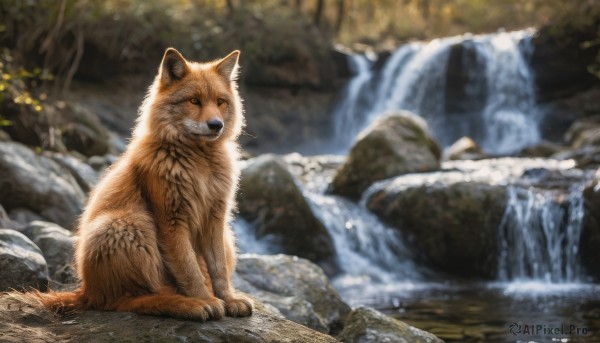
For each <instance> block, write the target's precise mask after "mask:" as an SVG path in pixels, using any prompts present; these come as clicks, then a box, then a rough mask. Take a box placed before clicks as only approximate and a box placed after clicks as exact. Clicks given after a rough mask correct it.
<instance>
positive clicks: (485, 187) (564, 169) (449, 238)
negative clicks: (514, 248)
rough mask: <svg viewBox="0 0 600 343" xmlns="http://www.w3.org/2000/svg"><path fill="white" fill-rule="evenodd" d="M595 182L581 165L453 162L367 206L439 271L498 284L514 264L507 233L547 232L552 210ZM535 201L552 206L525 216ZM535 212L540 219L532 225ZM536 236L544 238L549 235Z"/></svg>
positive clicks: (384, 186)
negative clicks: (529, 228)
mask: <svg viewBox="0 0 600 343" xmlns="http://www.w3.org/2000/svg"><path fill="white" fill-rule="evenodd" d="M590 177H591V175H590V173H589V172H585V171H583V170H579V169H574V168H573V161H556V160H552V159H539V158H499V159H486V160H480V161H451V162H445V163H444V164H443V170H442V171H439V172H433V173H422V174H412V175H404V176H399V177H396V178H394V179H390V180H384V181H381V182H379V183H377V184H375V185H373V186H372V187H371V188H370V189H369V190H367V191H366V193H365V202H366V206H367V207H368V208H369V209H370V210H371V211H372V212H374V213H375V214H376V215H378V216H379V217H380V218H382V220H383V221H384V222H386V223H388V224H389V225H390V226H392V227H394V228H396V229H397V230H399V231H401V232H402V234H403V236H404V237H405V238H406V239H407V240H408V242H409V244H410V246H412V247H413V248H414V250H415V251H416V253H417V255H418V256H419V257H420V259H421V261H423V262H424V263H426V264H428V265H430V266H431V267H433V268H434V269H437V270H440V271H443V272H446V273H448V274H451V275H455V276H464V277H470V278H473V277H478V278H484V279H495V278H497V277H498V275H499V272H500V271H502V272H505V271H507V270H506V268H502V269H501V270H500V269H499V268H500V267H502V266H504V267H506V266H505V264H506V263H505V262H506V261H505V260H504V259H503V260H502V261H500V256H501V254H500V251H501V249H502V244H503V241H504V242H506V240H508V239H510V238H508V237H507V235H506V234H505V232H508V231H509V230H512V229H519V228H521V227H522V226H523V225H530V224H531V225H533V226H535V228H536V229H539V230H543V228H542V226H540V224H539V222H536V223H534V221H535V220H536V218H538V217H537V216H542V215H543V210H544V208H547V207H545V206H547V205H548V206H550V208H557V207H558V208H561V207H563V208H564V207H566V206H569V201H568V199H569V195H570V194H571V192H572V186H573V185H574V184H580V183H582V182H585V181H586V180H589V178H590ZM515 194H517V197H514V196H513V195H515ZM509 195H510V196H509ZM521 195H523V196H522V197H521ZM535 197H543V198H544V199H546V200H547V202H546V201H545V202H543V203H540V206H542V207H537V205H536V206H531V205H529V206H528V207H526V208H525V209H522V207H521V206H525V205H527V201H528V200H527V199H534V198H535ZM509 205H510V206H509ZM522 211H527V213H528V214H527V215H525V214H522ZM519 213H520V214H519ZM529 213H531V215H532V216H533V217H531V218H529V219H528V218H526V217H527V216H528V215H529ZM524 217H525V218H524ZM540 220H542V219H541V218H540ZM563 221H564V223H566V222H567V221H568V218H566V217H565V218H564V219H561V220H559V222H558V225H560V227H564V226H563V225H565V224H563ZM501 229H502V231H501ZM535 234H540V235H542V236H543V235H544V232H537V233H535ZM508 244H510V243H508ZM509 257H511V256H509ZM594 261H595V260H594Z"/></svg>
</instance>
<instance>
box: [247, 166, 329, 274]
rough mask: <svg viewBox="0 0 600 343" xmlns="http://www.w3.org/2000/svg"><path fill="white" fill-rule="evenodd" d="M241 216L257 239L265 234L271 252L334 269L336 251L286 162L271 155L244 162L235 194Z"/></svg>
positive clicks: (327, 270)
mask: <svg viewBox="0 0 600 343" xmlns="http://www.w3.org/2000/svg"><path fill="white" fill-rule="evenodd" d="M238 208H239V212H240V215H241V216H242V217H243V218H244V219H245V220H247V221H248V222H249V223H250V224H251V225H252V226H253V227H254V229H255V234H256V236H257V237H259V238H263V237H266V236H268V237H267V238H268V239H270V240H272V241H273V248H274V249H276V251H274V252H279V253H285V254H290V255H297V256H300V257H303V258H307V259H309V260H311V261H313V262H315V263H317V264H319V265H320V266H321V267H322V268H323V269H324V270H325V271H326V272H327V273H328V274H333V273H335V271H336V269H337V268H336V264H335V260H334V259H335V251H334V248H333V243H332V241H331V236H330V235H329V233H328V232H327V229H326V228H325V227H324V226H323V224H322V223H321V222H320V221H319V220H318V219H317V218H316V217H315V215H314V214H313V213H312V211H311V209H310V206H309V205H308V203H307V202H306V199H304V196H303V195H302V190H301V189H300V187H299V186H298V184H297V183H296V180H295V179H294V177H293V176H292V174H291V173H290V172H289V170H288V167H287V164H286V163H285V162H284V161H283V160H282V159H281V158H279V157H276V156H274V155H263V156H261V157H258V158H255V159H252V160H249V161H247V164H246V166H245V167H244V168H243V170H242V176H241V180H240V191H239V194H238Z"/></svg>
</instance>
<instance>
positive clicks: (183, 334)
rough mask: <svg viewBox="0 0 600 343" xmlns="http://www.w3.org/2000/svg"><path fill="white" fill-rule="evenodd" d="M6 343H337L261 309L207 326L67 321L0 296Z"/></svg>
mask: <svg viewBox="0 0 600 343" xmlns="http://www.w3.org/2000/svg"><path fill="white" fill-rule="evenodd" d="M0 341H2V342H23V341H25V342H37V341H43V342H104V341H107V342H157V343H158V342H239V343H245V342H246V343H261V342H282V343H284V342H290V343H291V342H298V343H299V342H315V343H321V342H336V340H335V339H334V338H333V337H331V336H327V335H325V334H322V333H319V332H317V331H314V330H311V329H309V328H307V327H304V326H302V325H300V324H296V323H294V322H291V321H288V320H286V319H282V318H279V317H278V316H274V315H272V314H270V313H268V312H267V311H265V310H264V309H263V308H262V307H260V306H257V308H256V309H255V311H254V313H253V314H252V316H250V317H246V318H230V317H225V318H223V319H221V320H218V321H207V322H205V323H200V322H194V321H191V320H177V319H171V318H164V317H153V316H140V315H137V314H133V313H128V312H107V311H85V312H81V313H78V314H76V315H69V316H67V317H61V316H57V315H56V314H54V313H52V312H50V311H48V310H45V309H39V308H37V307H34V306H33V305H32V303H31V301H28V300H24V299H22V298H21V297H19V296H18V294H17V295H15V294H12V295H11V294H8V295H6V294H5V295H1V296H0Z"/></svg>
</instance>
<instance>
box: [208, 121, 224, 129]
mask: <svg viewBox="0 0 600 343" xmlns="http://www.w3.org/2000/svg"><path fill="white" fill-rule="evenodd" d="M206 125H208V128H209V129H210V130H211V131H213V132H219V131H221V129H223V122H222V121H220V120H219V119H211V120H209V121H207V122H206Z"/></svg>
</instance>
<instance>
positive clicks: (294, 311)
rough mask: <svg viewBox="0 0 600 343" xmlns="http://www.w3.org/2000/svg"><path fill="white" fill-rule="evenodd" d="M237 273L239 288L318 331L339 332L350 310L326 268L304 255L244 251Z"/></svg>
mask: <svg viewBox="0 0 600 343" xmlns="http://www.w3.org/2000/svg"><path fill="white" fill-rule="evenodd" d="M237 276H238V278H236V287H238V288H239V289H241V290H242V291H244V292H247V293H249V294H252V295H254V296H255V297H256V298H258V299H259V300H261V301H262V302H264V303H267V304H270V305H272V306H274V307H275V308H277V309H278V310H279V311H280V312H281V313H282V314H283V315H284V316H285V317H286V318H287V319H289V320H292V321H295V322H297V323H300V324H302V325H306V326H308V327H310V328H312V329H315V330H317V331H321V332H325V333H336V332H339V331H340V330H341V328H342V325H343V322H344V319H345V317H346V314H347V313H348V312H349V311H350V307H348V305H347V304H346V303H345V302H344V301H343V300H342V298H341V297H340V295H339V294H338V293H337V291H336V290H335V289H334V288H333V287H332V286H331V284H330V283H329V280H328V279H327V277H326V276H325V274H324V273H323V271H322V270H321V269H320V268H319V267H317V266H316V265H314V264H312V263H311V262H310V261H307V260H305V259H302V258H298V257H292V256H286V255H275V256H261V255H250V254H243V255H240V256H239V258H238V265H237Z"/></svg>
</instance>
